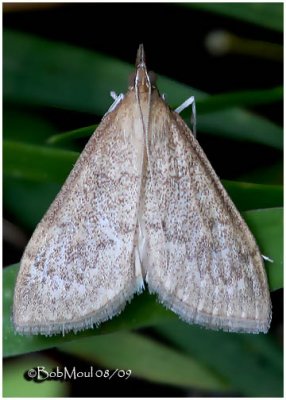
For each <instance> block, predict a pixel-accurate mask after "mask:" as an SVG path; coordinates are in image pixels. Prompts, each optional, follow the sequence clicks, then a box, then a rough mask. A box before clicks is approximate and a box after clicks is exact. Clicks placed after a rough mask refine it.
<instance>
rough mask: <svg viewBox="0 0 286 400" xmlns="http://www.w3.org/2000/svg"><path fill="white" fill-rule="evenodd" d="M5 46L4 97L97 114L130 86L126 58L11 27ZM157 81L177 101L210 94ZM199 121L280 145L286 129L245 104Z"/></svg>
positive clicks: (222, 132)
mask: <svg viewBox="0 0 286 400" xmlns="http://www.w3.org/2000/svg"><path fill="white" fill-rule="evenodd" d="M3 51H4V55H3V60H4V67H3V93H4V100H5V101H6V100H9V101H13V102H18V103H26V104H36V105H45V106H50V107H62V108H66V109H70V110H76V111H85V112H90V113H97V114H98V115H103V114H104V113H105V112H106V110H107V109H108V108H109V107H110V105H111V104H112V100H111V98H110V96H109V92H110V90H114V91H116V92H125V91H126V87H127V84H126V83H127V77H128V75H129V74H130V73H131V72H133V70H134V67H131V66H130V65H128V64H127V63H124V62H122V61H119V60H117V59H113V58H111V57H107V56H103V55H101V54H99V53H96V52H91V51H88V50H83V49H79V48H76V47H73V46H69V45H66V44H64V43H56V42H49V41H46V40H43V39H40V38H36V37H33V36H31V35H26V34H23V33H16V32H12V31H5V32H4V42H3ZM35 55H36V57H35ZM134 57H135V50H134ZM31 60H33V62H32V63H31ZM158 83H159V87H161V88H162V89H163V91H164V93H167V97H168V99H169V103H170V104H173V105H175V104H180V103H181V102H183V101H184V100H185V99H186V98H188V97H190V96H191V95H195V96H196V99H197V101H199V100H200V99H203V98H207V95H206V94H205V93H203V92H200V91H198V90H195V89H192V88H190V87H188V86H186V85H183V84H180V83H178V82H175V81H173V80H171V79H167V78H164V77H160V78H159V81H158ZM198 126H199V129H200V130H201V131H204V132H211V133H214V134H217V135H223V136H228V137H230V138H235V139H240V140H244V139H247V140H254V141H258V142H259V143H264V144H267V145H269V146H274V147H276V148H281V143H282V129H281V128H280V127H278V126H277V125H275V124H274V123H271V122H269V121H266V120H264V119H261V118H260V117H258V116H255V115H253V114H251V113H246V112H245V111H243V110H239V109H237V110H229V111H218V112H212V113H210V114H207V115H202V116H199V118H198ZM266 131H267V133H266Z"/></svg>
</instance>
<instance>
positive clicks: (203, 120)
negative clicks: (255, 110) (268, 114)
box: [197, 109, 283, 150]
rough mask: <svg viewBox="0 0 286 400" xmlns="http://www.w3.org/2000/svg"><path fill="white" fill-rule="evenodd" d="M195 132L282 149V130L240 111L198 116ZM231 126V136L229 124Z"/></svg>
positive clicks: (271, 123) (261, 118)
mask: <svg viewBox="0 0 286 400" xmlns="http://www.w3.org/2000/svg"><path fill="white" fill-rule="evenodd" d="M197 123H198V126H197V130H198V132H199V131H203V132H207V133H208V134H211V135H220V136H222V137H226V138H231V139H234V140H239V141H244V140H245V141H249V142H257V143H261V144H264V145H267V146H271V147H273V148H275V149H279V150H282V149H283V130H282V129H281V128H280V127H279V126H277V125H276V124H274V123H273V122H271V121H268V120H267V119H265V118H263V117H259V118H253V114H251V113H250V112H248V111H242V110H238V109H237V110H235V109H233V110H228V111H217V112H213V113H209V114H203V115H200V116H199V117H198V118H197ZM230 123H231V124H232V128H231V134H230V129H229V124H230Z"/></svg>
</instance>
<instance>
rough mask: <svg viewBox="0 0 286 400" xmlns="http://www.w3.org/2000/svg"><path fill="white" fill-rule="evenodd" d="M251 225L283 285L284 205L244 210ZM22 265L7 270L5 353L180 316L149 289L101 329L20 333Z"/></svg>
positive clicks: (271, 272)
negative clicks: (16, 305) (15, 306)
mask: <svg viewBox="0 0 286 400" xmlns="http://www.w3.org/2000/svg"><path fill="white" fill-rule="evenodd" d="M243 215H244V217H245V219H246V221H247V223H248V224H249V226H250V229H251V230H252V232H253V234H254V236H255V237H256V239H257V242H258V245H259V247H260V249H261V251H262V253H263V254H264V255H266V256H268V257H271V258H272V259H273V260H274V262H273V263H269V262H267V263H265V267H266V271H267V274H268V278H269V286H270V289H271V290H276V289H278V288H281V287H283V274H282V254H283V253H282V249H283V246H282V235H281V236H279V235H280V233H281V231H282V227H283V218H282V209H266V210H255V211H249V212H246V213H243ZM18 269H19V265H18V264H15V265H13V266H10V267H7V268H5V269H4V272H3V282H4V286H3V290H4V292H3V294H4V298H3V324H4V328H3V339H4V344H3V348H4V355H6V356H11V355H16V354H22V353H27V352H31V351H37V350H41V349H46V348H50V347H54V346H57V345H59V344H60V343H63V342H68V341H70V340H74V339H75V338H77V339H79V338H82V337H86V336H91V335H94V334H100V333H106V332H114V331H117V330H122V329H125V330H127V329H134V328H139V327H146V326H152V325H157V324H159V323H162V322H164V321H168V320H170V319H171V320H177V319H178V318H177V316H176V315H175V314H173V313H172V312H171V311H168V310H166V309H164V308H163V306H161V305H160V304H159V303H158V302H157V301H155V296H151V295H149V294H148V293H147V291H145V292H144V293H143V294H142V295H140V296H135V298H134V299H133V300H132V302H131V303H130V304H129V305H128V306H127V307H126V308H125V310H124V312H123V313H122V314H121V315H119V316H117V317H114V318H113V319H112V320H111V321H108V322H106V323H104V324H102V325H101V326H100V328H98V329H89V330H86V331H84V332H80V333H77V334H76V336H75V335H74V334H73V333H69V334H67V335H66V336H65V337H62V336H60V335H57V336H52V337H43V336H20V335H16V334H15V333H14V330H13V327H12V323H11V312H12V299H13V291H14V287H15V281H16V276H17V273H18Z"/></svg>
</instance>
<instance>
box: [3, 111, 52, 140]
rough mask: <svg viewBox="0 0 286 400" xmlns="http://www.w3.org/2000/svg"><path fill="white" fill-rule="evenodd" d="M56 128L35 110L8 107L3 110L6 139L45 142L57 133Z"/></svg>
mask: <svg viewBox="0 0 286 400" xmlns="http://www.w3.org/2000/svg"><path fill="white" fill-rule="evenodd" d="M55 133H56V131H55V128H54V127H53V126H52V124H51V123H50V122H48V121H47V120H46V119H44V118H43V117H40V116H38V115H37V114H36V113H35V112H34V113H32V111H28V110H19V109H17V108H15V107H6V108H5V109H4V110H3V136H4V138H5V139H9V140H15V141H21V142H32V143H35V144H36V143H43V142H44V141H45V139H46V138H47V137H48V136H50V135H53V134H55Z"/></svg>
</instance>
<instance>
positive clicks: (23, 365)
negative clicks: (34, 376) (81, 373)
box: [3, 355, 69, 398]
mask: <svg viewBox="0 0 286 400" xmlns="http://www.w3.org/2000/svg"><path fill="white" fill-rule="evenodd" d="M38 366H44V367H45V369H46V371H49V372H50V371H52V369H53V368H54V363H53V362H52V361H51V360H50V359H49V358H48V357H45V356H43V355H33V357H25V358H23V359H21V360H18V359H13V360H12V359H11V360H9V362H5V364H4V366H3V397H9V398H11V397H18V398H19V397H21V398H24V397H27V398H31V397H37V398H42V397H46V398H47V397H48V398H52V397H66V396H68V392H69V383H67V382H59V381H56V380H52V381H49V380H45V381H44V383H43V384H39V383H36V382H33V381H28V380H26V379H25V378H24V373H25V372H26V371H28V370H30V369H33V368H35V367H38Z"/></svg>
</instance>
